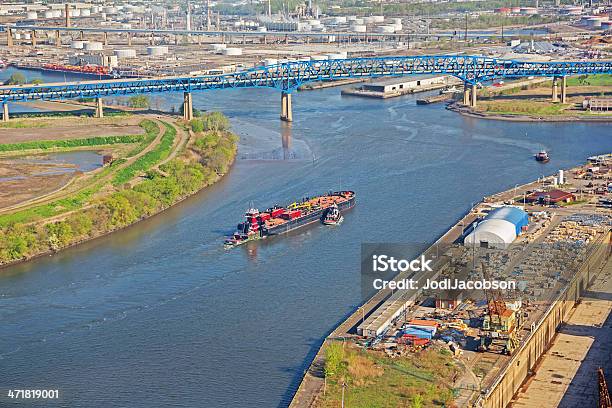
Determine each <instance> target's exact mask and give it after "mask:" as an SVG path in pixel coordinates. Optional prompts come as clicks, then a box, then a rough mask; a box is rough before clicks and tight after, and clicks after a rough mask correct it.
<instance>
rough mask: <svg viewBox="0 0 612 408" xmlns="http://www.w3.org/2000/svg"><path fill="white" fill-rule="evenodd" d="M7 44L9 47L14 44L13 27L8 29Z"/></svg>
mask: <svg viewBox="0 0 612 408" xmlns="http://www.w3.org/2000/svg"><path fill="white" fill-rule="evenodd" d="M6 46H7V47H12V46H13V29H12V28H8V29H7V30H6Z"/></svg>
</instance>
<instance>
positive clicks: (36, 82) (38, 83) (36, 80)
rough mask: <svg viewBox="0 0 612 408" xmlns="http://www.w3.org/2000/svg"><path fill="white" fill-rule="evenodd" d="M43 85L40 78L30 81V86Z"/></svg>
mask: <svg viewBox="0 0 612 408" xmlns="http://www.w3.org/2000/svg"><path fill="white" fill-rule="evenodd" d="M42 83H43V80H42V79H40V78H34V79H33V80H31V81H30V84H32V85H40V84H42Z"/></svg>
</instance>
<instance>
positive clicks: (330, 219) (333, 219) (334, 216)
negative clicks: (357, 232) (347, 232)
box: [321, 204, 344, 225]
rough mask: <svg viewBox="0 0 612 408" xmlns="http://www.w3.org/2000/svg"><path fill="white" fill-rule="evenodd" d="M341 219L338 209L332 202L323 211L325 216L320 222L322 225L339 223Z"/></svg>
mask: <svg viewBox="0 0 612 408" xmlns="http://www.w3.org/2000/svg"><path fill="white" fill-rule="evenodd" d="M343 220H344V217H343V216H342V214H340V209H339V208H338V206H337V205H336V204H334V205H332V206H331V207H329V209H328V210H327V211H326V212H325V216H324V217H323V220H321V222H322V223H323V224H324V225H340V223H341V222H342V221H343Z"/></svg>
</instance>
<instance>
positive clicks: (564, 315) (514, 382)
mask: <svg viewBox="0 0 612 408" xmlns="http://www.w3.org/2000/svg"><path fill="white" fill-rule="evenodd" d="M610 237H611V234H610V231H608V232H607V233H606V234H605V235H604V236H602V237H601V238H600V239H599V240H598V241H597V242H595V243H593V244H592V246H591V249H590V252H589V254H588V256H587V258H586V260H585V261H584V263H583V264H582V266H581V267H580V269H579V270H578V272H577V273H576V275H575V276H574V278H573V279H572V281H571V282H570V283H569V284H568V285H567V287H566V288H565V290H563V291H562V292H561V293H560V294H559V296H558V298H557V301H555V302H553V304H552V305H551V306H550V307H549V309H548V310H547V312H546V313H545V315H544V316H543V317H542V319H541V320H540V321H539V323H538V324H537V325H536V326H535V328H534V329H533V331H532V332H531V334H530V335H529V336H528V337H527V338H526V339H525V340H524V342H523V344H522V345H521V346H520V347H519V348H518V350H517V351H516V352H515V354H514V355H513V356H512V358H511V359H510V361H508V363H507V365H506V367H505V368H504V369H503V370H502V371H501V372H500V374H499V375H498V377H497V379H496V381H495V382H494V383H493V384H492V385H491V387H489V388H488V389H487V390H485V391H484V393H483V394H482V395H481V397H480V399H479V400H478V402H477V403H476V406H478V407H483V408H505V407H506V406H507V405H508V404H509V403H510V402H511V400H512V397H513V396H514V394H515V393H516V392H517V391H518V389H519V387H520V386H521V385H522V384H523V382H524V381H525V380H526V379H527V376H528V375H529V374H531V373H532V371H533V370H534V367H535V366H536V365H537V363H538V360H539V359H540V357H542V355H543V354H544V353H545V352H546V350H547V349H548V347H549V346H550V344H551V342H552V340H553V338H554V337H555V334H556V331H557V329H558V328H559V325H561V324H562V323H563V322H566V321H567V320H568V318H569V315H570V313H571V311H572V309H573V308H574V307H575V305H576V302H577V301H578V299H579V298H580V295H581V293H582V292H583V291H584V290H585V289H586V288H587V287H588V286H589V282H591V280H592V278H593V277H594V274H596V273H597V272H599V269H600V267H601V265H602V264H603V262H604V260H605V259H607V258H608V256H609V255H610Z"/></svg>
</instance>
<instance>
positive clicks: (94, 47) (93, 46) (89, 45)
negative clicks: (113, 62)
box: [83, 41, 104, 51]
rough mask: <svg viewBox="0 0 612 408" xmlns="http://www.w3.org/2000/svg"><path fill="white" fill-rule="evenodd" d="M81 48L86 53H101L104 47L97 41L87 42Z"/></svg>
mask: <svg viewBox="0 0 612 408" xmlns="http://www.w3.org/2000/svg"><path fill="white" fill-rule="evenodd" d="M83 48H84V49H86V50H87V51H101V50H103V49H104V46H103V45H102V43H101V42H98V41H88V42H86V43H85V44H83Z"/></svg>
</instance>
